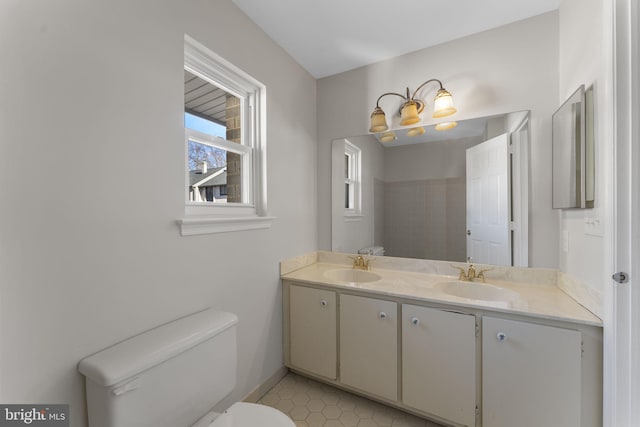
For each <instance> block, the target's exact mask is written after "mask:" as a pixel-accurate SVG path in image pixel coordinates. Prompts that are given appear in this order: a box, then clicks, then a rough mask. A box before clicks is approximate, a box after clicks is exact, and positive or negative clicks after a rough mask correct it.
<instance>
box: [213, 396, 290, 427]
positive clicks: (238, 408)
mask: <svg viewBox="0 0 640 427" xmlns="http://www.w3.org/2000/svg"><path fill="white" fill-rule="evenodd" d="M209 427H295V424H294V423H293V421H291V418H289V417H287V416H286V415H285V414H283V413H282V412H280V411H278V410H277V409H275V408H271V407H269V406H265V405H259V404H256V403H247V402H237V403H234V404H233V405H231V407H230V408H229V409H227V410H226V411H224V413H222V414H221V415H220V416H219V417H217V418H216V419H215V420H213V422H212V423H211V424H210V425H209Z"/></svg>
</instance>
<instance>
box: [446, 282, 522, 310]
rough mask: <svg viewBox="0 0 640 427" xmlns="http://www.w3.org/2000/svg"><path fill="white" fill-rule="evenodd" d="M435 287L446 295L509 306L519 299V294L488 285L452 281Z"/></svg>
mask: <svg viewBox="0 0 640 427" xmlns="http://www.w3.org/2000/svg"><path fill="white" fill-rule="evenodd" d="M435 287H436V288H438V289H440V290H441V291H442V292H444V293H446V294H449V295H453V296H456V297H460V298H466V299H471V300H480V301H495V302H504V303H507V304H508V303H510V302H513V301H515V300H517V299H518V294H517V293H515V292H513V291H510V290H509V289H504V288H501V287H498V286H494V285H489V284H487V283H479V282H462V281H452V282H444V283H438V284H437V285H436V286H435Z"/></svg>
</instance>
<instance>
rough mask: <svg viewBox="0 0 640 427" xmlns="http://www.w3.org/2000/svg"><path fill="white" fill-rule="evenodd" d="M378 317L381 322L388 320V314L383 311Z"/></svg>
mask: <svg viewBox="0 0 640 427" xmlns="http://www.w3.org/2000/svg"><path fill="white" fill-rule="evenodd" d="M378 317H379V318H380V320H384V319H386V318H387V313H385V312H384V311H381V312H380V314H378Z"/></svg>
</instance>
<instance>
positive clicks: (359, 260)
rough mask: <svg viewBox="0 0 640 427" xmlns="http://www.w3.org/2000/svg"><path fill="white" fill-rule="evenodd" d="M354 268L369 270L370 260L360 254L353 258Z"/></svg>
mask: <svg viewBox="0 0 640 427" xmlns="http://www.w3.org/2000/svg"><path fill="white" fill-rule="evenodd" d="M353 268H354V269H356V270H369V268H370V266H369V260H366V259H364V258H363V257H362V255H358V256H357V257H355V258H353Z"/></svg>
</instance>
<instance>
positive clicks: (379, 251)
mask: <svg viewBox="0 0 640 427" xmlns="http://www.w3.org/2000/svg"><path fill="white" fill-rule="evenodd" d="M358 253H359V254H361V255H375V256H383V255H384V247H383V246H367V247H366V248H361V249H358Z"/></svg>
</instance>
